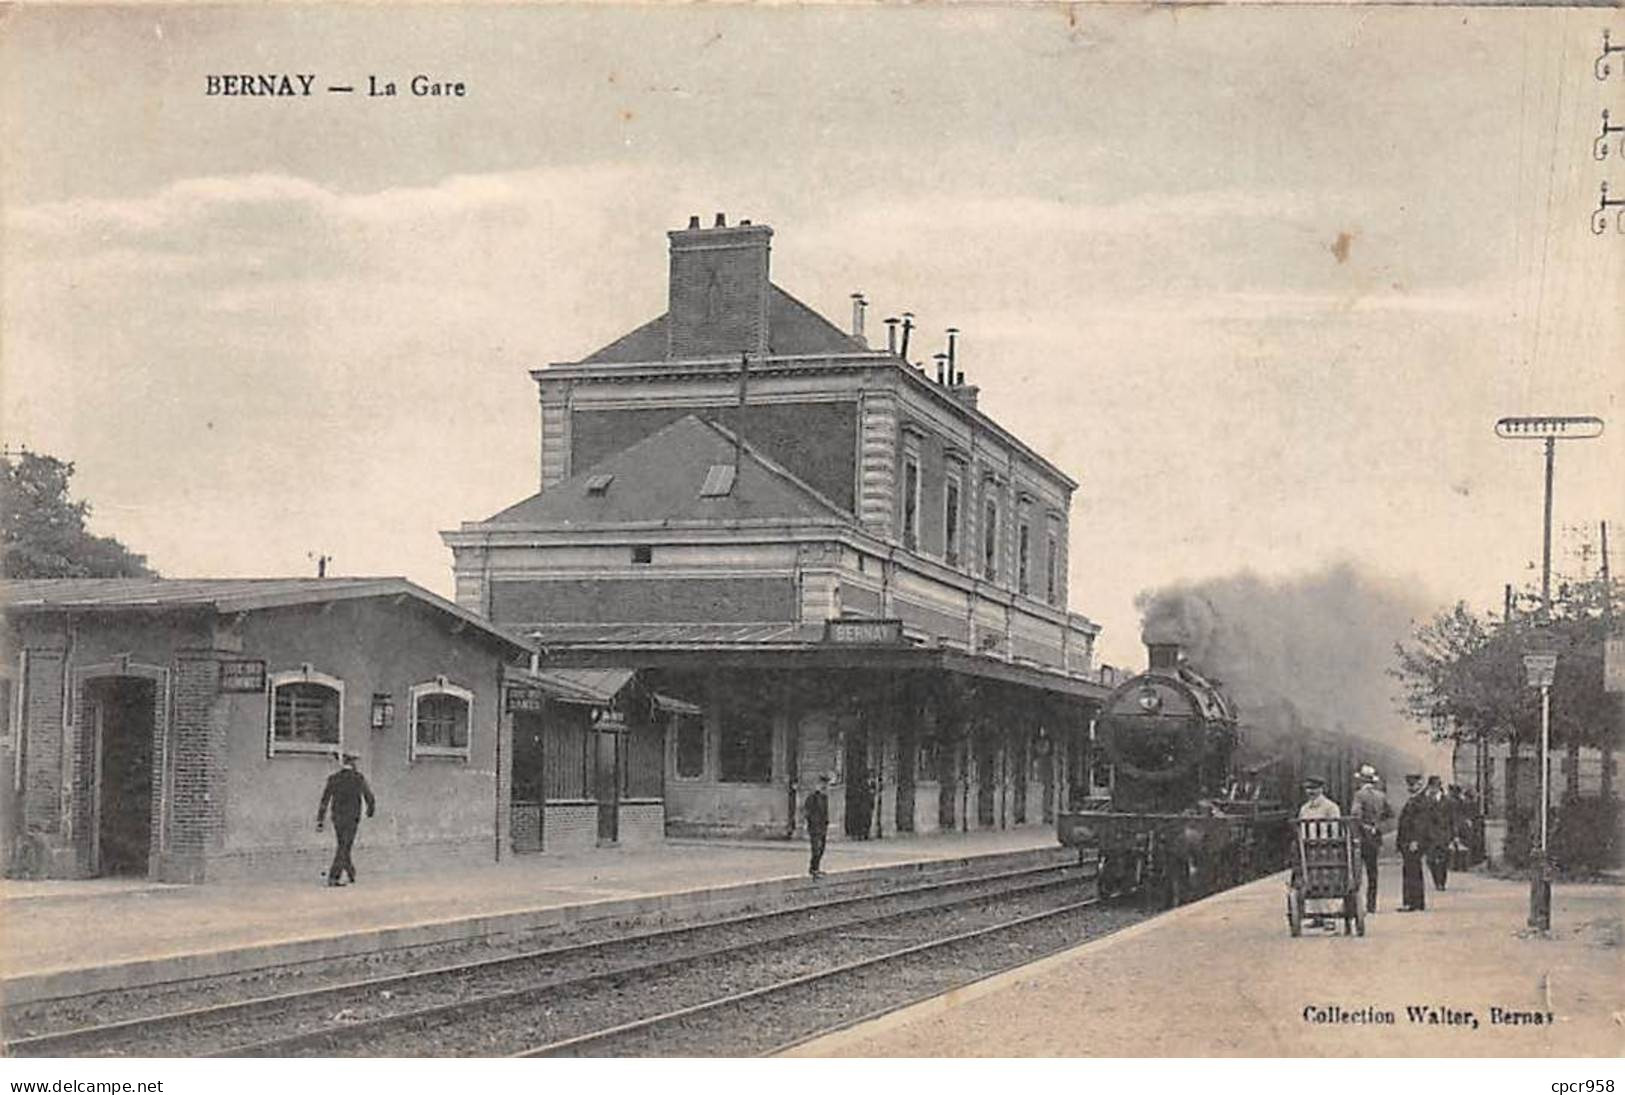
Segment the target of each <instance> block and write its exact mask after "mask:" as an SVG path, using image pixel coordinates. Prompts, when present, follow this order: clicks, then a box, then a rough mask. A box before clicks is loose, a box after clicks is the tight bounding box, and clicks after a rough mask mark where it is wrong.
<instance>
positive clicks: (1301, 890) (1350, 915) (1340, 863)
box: [1286, 818, 1365, 938]
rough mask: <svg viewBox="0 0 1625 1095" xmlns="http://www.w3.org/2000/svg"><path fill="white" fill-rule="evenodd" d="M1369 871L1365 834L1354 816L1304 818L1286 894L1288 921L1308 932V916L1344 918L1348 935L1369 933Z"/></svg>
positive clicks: (1295, 931)
mask: <svg viewBox="0 0 1625 1095" xmlns="http://www.w3.org/2000/svg"><path fill="white" fill-rule="evenodd" d="M1363 873H1364V872H1363V869H1362V867H1361V862H1360V838H1359V836H1358V835H1357V833H1356V832H1355V827H1354V824H1353V823H1352V822H1351V821H1350V820H1349V819H1348V818H1313V819H1304V820H1300V821H1299V822H1298V842H1297V850H1296V852H1295V854H1294V858H1293V862H1292V882H1291V889H1289V890H1288V891H1287V895H1286V922H1287V927H1288V928H1290V929H1291V931H1292V935H1293V937H1294V938H1296V937H1297V936H1301V935H1302V934H1303V922H1304V920H1305V919H1309V920H1312V921H1326V920H1338V919H1341V920H1342V921H1343V934H1344V935H1351V934H1352V935H1364V934H1365V906H1364V905H1362V904H1360V881H1361V876H1362V874H1363Z"/></svg>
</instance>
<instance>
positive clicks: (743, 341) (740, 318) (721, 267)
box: [666, 213, 773, 359]
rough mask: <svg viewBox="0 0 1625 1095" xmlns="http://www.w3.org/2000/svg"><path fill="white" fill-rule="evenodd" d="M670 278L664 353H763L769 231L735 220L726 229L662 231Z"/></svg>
mask: <svg viewBox="0 0 1625 1095" xmlns="http://www.w3.org/2000/svg"><path fill="white" fill-rule="evenodd" d="M666 236H667V238H668V239H669V240H670V241H671V279H670V285H669V296H668V303H667V306H666V356H667V358H668V359H676V358H689V357H732V356H734V355H737V354H741V353H754V354H765V353H767V314H768V301H769V298H770V295H771V291H772V290H771V286H770V285H769V283H768V266H769V257H770V252H771V250H772V240H773V229H772V228H770V227H768V226H767V225H765V224H751V223H749V222H747V221H741V222H740V223H739V224H737V225H735V226H733V227H732V228H730V227H728V224H727V217H726V216H725V215H724V214H722V213H718V214H717V215H716V224H715V225H714V226H713V227H711V228H701V227H700V219H699V218H698V217H690V218H689V219H688V227H687V228H686V229H679V230H677V231H675V232H667V233H666Z"/></svg>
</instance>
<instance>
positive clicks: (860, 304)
mask: <svg viewBox="0 0 1625 1095" xmlns="http://www.w3.org/2000/svg"><path fill="white" fill-rule="evenodd" d="M868 307H869V301H868V299H867V298H865V297H864V295H863V294H862V293H861V292H860V293H853V294H852V337H853V338H855V339H857V340H858V341H859V342H861V343H863V344H864V345H865V346H867V345H869V340H868V339H867V338H866V337H864V334H863V317H864V313H865V312H866V311H867V309H868Z"/></svg>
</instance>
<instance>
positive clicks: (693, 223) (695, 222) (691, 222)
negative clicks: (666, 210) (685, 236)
mask: <svg viewBox="0 0 1625 1095" xmlns="http://www.w3.org/2000/svg"><path fill="white" fill-rule="evenodd" d="M688 226H689V227H690V228H698V227H699V226H700V218H699V214H697V213H696V214H695V215H693V216H691V217H689V218H688Z"/></svg>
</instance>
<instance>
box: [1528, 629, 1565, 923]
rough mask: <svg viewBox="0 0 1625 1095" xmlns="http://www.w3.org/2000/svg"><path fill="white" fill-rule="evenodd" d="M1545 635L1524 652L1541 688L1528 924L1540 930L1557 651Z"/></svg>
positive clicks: (1545, 896)
mask: <svg viewBox="0 0 1625 1095" xmlns="http://www.w3.org/2000/svg"><path fill="white" fill-rule="evenodd" d="M1547 641H1548V636H1546V635H1545V634H1544V633H1537V635H1536V638H1535V641H1534V642H1533V643H1531V644H1530V649H1529V651H1528V653H1526V654H1524V656H1523V669H1524V673H1525V674H1526V675H1527V677H1528V681H1529V687H1530V688H1538V689H1540V854H1539V856H1538V857H1537V858H1536V860H1535V865H1534V874H1533V877H1532V879H1531V881H1530V886H1529V926H1530V927H1531V928H1539V929H1541V930H1542V931H1545V930H1546V929H1548V928H1550V927H1551V926H1552V873H1551V860H1550V859H1549V858H1548V856H1547V847H1548V845H1547V833H1546V826H1547V819H1548V817H1549V816H1550V814H1551V796H1552V776H1551V767H1552V757H1551V745H1552V681H1553V680H1555V679H1556V677H1557V655H1556V654H1554V653H1552V652H1551V651H1550V650H1548V649H1545V647H1546V644H1547Z"/></svg>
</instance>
